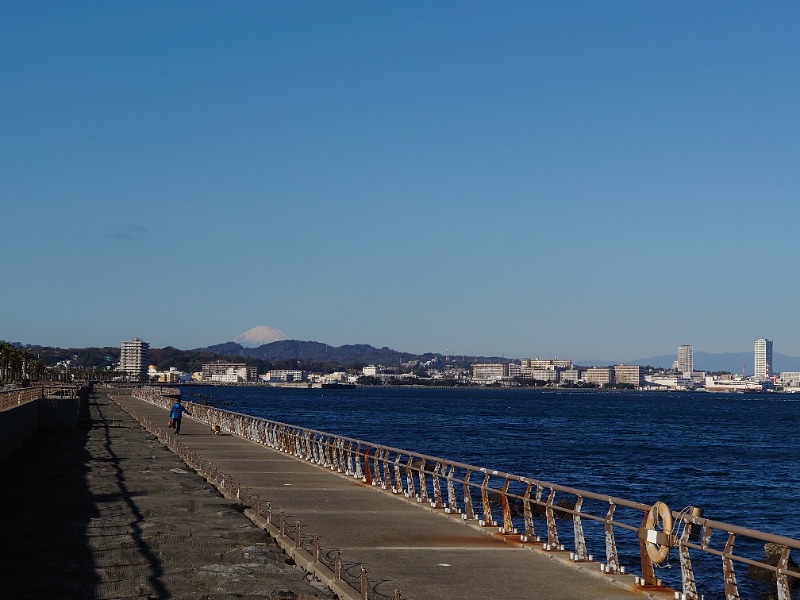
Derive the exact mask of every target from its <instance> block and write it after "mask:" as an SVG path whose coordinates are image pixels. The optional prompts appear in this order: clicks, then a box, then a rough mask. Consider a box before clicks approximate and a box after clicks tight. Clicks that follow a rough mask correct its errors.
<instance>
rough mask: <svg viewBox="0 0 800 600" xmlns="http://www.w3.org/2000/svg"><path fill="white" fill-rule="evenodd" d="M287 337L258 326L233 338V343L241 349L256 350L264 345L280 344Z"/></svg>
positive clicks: (270, 328) (277, 331)
mask: <svg viewBox="0 0 800 600" xmlns="http://www.w3.org/2000/svg"><path fill="white" fill-rule="evenodd" d="M288 339H289V336H288V335H286V334H285V333H283V332H282V331H279V330H278V329H275V328H274V327H268V326H266V325H258V326H256V327H253V328H252V329H248V330H247V331H245V332H244V333H243V334H241V335H237V336H236V337H235V338H233V341H234V342H236V343H237V344H239V345H240V346H242V347H243V348H258V347H259V346H263V345H264V344H271V343H272V342H282V341H283V340H288Z"/></svg>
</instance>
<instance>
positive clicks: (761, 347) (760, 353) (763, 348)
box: [753, 338, 772, 381]
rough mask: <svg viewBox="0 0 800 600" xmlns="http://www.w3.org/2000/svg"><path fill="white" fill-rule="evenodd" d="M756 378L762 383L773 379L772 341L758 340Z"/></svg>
mask: <svg viewBox="0 0 800 600" xmlns="http://www.w3.org/2000/svg"><path fill="white" fill-rule="evenodd" d="M754 362H755V369H754V373H753V375H754V377H755V378H756V379H757V380H759V381H761V380H764V379H769V378H770V377H772V340H767V339H765V338H761V339H758V340H756V347H755V361H754Z"/></svg>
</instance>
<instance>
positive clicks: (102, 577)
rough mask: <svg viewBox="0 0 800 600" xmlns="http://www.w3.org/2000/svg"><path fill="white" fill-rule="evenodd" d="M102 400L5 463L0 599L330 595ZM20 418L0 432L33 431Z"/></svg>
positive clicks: (40, 432) (290, 599) (30, 408)
mask: <svg viewBox="0 0 800 600" xmlns="http://www.w3.org/2000/svg"><path fill="white" fill-rule="evenodd" d="M106 394H107V390H100V391H99V393H98V392H96V393H95V394H94V395H92V396H90V397H89V399H88V402H87V403H85V405H84V407H83V409H82V411H81V414H80V421H78V419H77V413H76V418H75V426H73V427H57V428H49V427H46V426H44V427H40V428H39V429H37V430H35V431H25V432H24V433H25V434H26V436H25V437H27V440H26V441H24V442H20V443H21V448H19V449H18V450H16V451H15V452H13V453H12V454H11V456H10V458H9V459H8V460H7V461H5V462H3V463H2V475H3V476H2V480H1V482H0V515H2V521H0V523H2V529H1V533H0V543H1V544H2V547H1V548H0V550H2V555H3V558H2V560H0V598H3V599H9V600H10V599H15V600H21V599H25V600H39V599H41V600H53V599H59V600H64V599H75V600H86V599H91V598H95V599H112V598H156V599H166V598H186V599H193V600H214V599H223V598H224V599H228V598H269V599H272V600H310V599H311V598H328V599H332V598H334V596H333V594H332V593H331V592H330V591H329V590H328V589H327V587H326V586H323V585H321V584H318V583H316V582H311V581H309V580H308V578H307V577H306V574H305V572H304V571H303V570H302V569H300V568H299V567H297V566H296V565H294V564H292V561H288V562H287V556H286V555H285V554H284V552H283V551H282V550H281V549H280V548H279V547H278V546H277V545H276V544H275V543H274V542H273V541H272V539H271V538H270V537H269V536H267V535H266V534H265V533H264V532H263V531H261V530H260V529H259V528H258V527H256V526H254V525H253V524H252V523H251V521H249V520H248V519H247V518H246V517H245V516H244V515H243V514H242V511H241V507H240V506H239V505H238V504H237V503H236V502H232V501H231V500H229V499H226V498H224V497H222V495H221V494H220V493H219V492H218V491H217V490H216V488H214V487H212V486H211V485H209V484H208V483H206V482H205V481H204V479H203V478H202V477H200V476H199V475H197V474H196V473H194V472H193V471H191V470H189V469H187V467H186V465H185V464H184V463H183V461H181V460H180V459H179V458H178V457H177V456H176V455H175V454H173V453H172V452H171V451H169V450H168V449H166V448H165V447H164V446H163V445H162V444H160V443H159V442H158V440H157V439H156V438H154V437H153V436H152V435H151V434H150V433H148V432H146V431H145V430H144V429H142V427H141V426H140V425H139V424H138V423H137V422H136V421H134V420H133V419H132V418H131V417H130V416H129V415H128V414H127V413H125V412H123V411H122V410H121V409H120V408H119V407H118V406H116V405H115V404H113V403H112V402H110V400H109V399H108V398H107V396H106ZM68 402H72V401H71V400H68ZM65 406H67V405H58V406H56V407H48V412H49V413H51V414H58V412H59V411H60V410H61V409H63V408H64V407H65ZM50 409H52V410H50ZM18 410H19V411H21V412H20V413H18V414H17V416H16V417H12V415H11V414H6V415H5V416H6V423H7V425H8V427H7V428H6V429H5V431H9V432H12V431H13V430H14V423H17V427H21V425H19V423H25V422H27V421H30V422H31V423H36V419H37V418H36V415H35V412H38V408H37V406H36V404H34V403H30V404H27V405H22V406H20V407H19V408H14V409H11V410H9V411H6V413H14V412H15V411H18ZM53 411H55V412H53ZM29 413H30V414H29ZM31 414H33V416H31ZM14 419H16V421H14ZM26 419H27V421H26ZM47 419H48V420H47V421H46V422H45V425H48V424H51V422H52V419H51V418H50V416H49V415H48V417H47ZM165 419H166V417H165ZM187 425H189V424H187ZM190 428H191V425H190ZM191 429H194V428H191ZM187 433H188V430H187ZM28 434H30V435H29V436H28ZM199 434H200V431H199V429H198V430H194V431H193V432H192V435H198V436H199Z"/></svg>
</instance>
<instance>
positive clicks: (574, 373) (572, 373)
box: [559, 369, 581, 383]
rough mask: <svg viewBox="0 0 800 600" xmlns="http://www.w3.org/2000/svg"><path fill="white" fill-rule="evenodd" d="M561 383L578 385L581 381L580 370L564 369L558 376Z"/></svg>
mask: <svg viewBox="0 0 800 600" xmlns="http://www.w3.org/2000/svg"><path fill="white" fill-rule="evenodd" d="M559 379H560V380H561V383H578V382H579V381H580V380H581V371H580V369H566V370H564V371H561V373H560V375H559Z"/></svg>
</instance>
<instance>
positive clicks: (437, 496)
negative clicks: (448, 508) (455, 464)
mask: <svg viewBox="0 0 800 600" xmlns="http://www.w3.org/2000/svg"><path fill="white" fill-rule="evenodd" d="M441 471H442V463H441V462H437V463H436V465H435V466H434V467H433V474H432V478H433V500H432V501H431V508H444V503H443V502H442V485H441V482H440V481H439V478H440V477H441V475H442V472H441Z"/></svg>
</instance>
